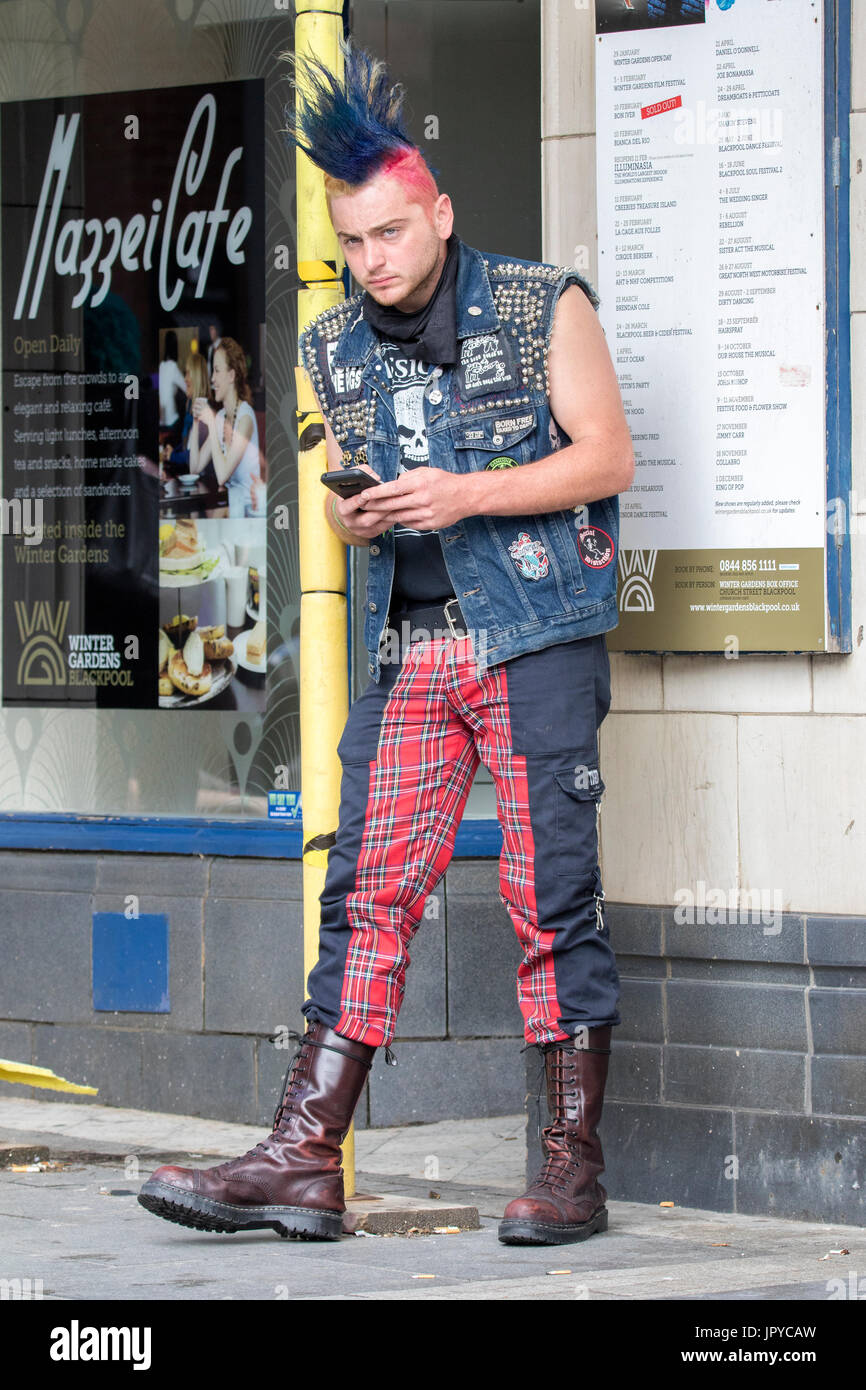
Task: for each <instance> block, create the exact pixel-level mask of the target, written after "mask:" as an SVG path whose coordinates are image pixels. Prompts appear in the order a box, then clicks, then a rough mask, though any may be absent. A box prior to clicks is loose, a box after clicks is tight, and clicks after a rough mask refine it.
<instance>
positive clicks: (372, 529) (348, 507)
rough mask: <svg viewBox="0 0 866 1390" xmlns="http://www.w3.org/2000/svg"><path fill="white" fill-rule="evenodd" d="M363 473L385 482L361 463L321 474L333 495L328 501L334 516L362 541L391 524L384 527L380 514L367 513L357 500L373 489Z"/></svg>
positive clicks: (367, 465) (378, 534)
mask: <svg viewBox="0 0 866 1390" xmlns="http://www.w3.org/2000/svg"><path fill="white" fill-rule="evenodd" d="M362 472H363V473H366V474H368V475H369V476H370V477H371V478H373V479H375V481H376V482H377V483H381V481H382V479H381V478H380V477H379V475H378V473H375V472H374V471H373V469H372V468H371V467H370V466H369V464H366V463H362V464H358V465H357V466H356V467H354V468H345V469H331V470H330V472H328V473H323V474H322V482H323V483H324V484H325V486H326V487H329V488H330V489H331V491H332V492H333V494H334V496H333V498H332V499H329V501H328V510H329V511H330V512H331V514H332V515H333V516H335V517H336V519H337V520H338V521H339V523H340V525H341V526H342V527H343V529H344V530H346V531H348V532H349V533H350V534H351V535H353V536H357V537H358V539H359V540H365V541H369V540H372V538H373V537H374V536H381V535H382V533H383V532H384V531H387V530H388V529H389V528H390V526H391V522H390V521H389V522H388V523H387V524H384V523H383V519H382V517H381V515H379V516H377V515H376V514H375V513H373V512H367V511H365V510H364V508H363V506H362V505H361V503H360V502H359V501H358V494H359V493H360V492H363V491H364V489H365V488H368V487H369V486H370V484H369V482H367V481H366V479H364V478H362V477H361V476H360V475H361V473H362Z"/></svg>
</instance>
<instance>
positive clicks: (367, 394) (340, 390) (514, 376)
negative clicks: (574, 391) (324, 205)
mask: <svg viewBox="0 0 866 1390" xmlns="http://www.w3.org/2000/svg"><path fill="white" fill-rule="evenodd" d="M571 284H576V285H580V286H581V288H582V289H583V290H584V292H585V293H586V294H587V295H588V297H589V299H590V301H591V303H592V305H593V308H595V309H598V305H599V302H600V301H599V298H598V295H597V294H596V293H595V291H594V289H593V288H592V286H591V285H590V283H589V281H588V280H586V279H585V278H584V276H583V275H581V274H580V273H579V272H578V271H576V270H571V269H567V268H561V267H557V266H552V265H542V264H538V263H535V262H531V261H519V260H509V259H508V258H507V257H505V256H497V255H492V254H484V255H482V253H481V252H480V251H475V250H473V249H472V248H471V247H468V246H465V245H464V244H463V243H461V244H460V262H459V267H458V272H457V337H458V341H459V344H460V361H459V363H457V364H455V365H453V366H449V367H445V368H440V367H435V368H431V370H430V372H429V375H428V378H427V381H426V383H425V390H424V417H425V421H426V425H427V437H428V443H429V452H430V467H432V468H443V469H447V470H448V471H449V472H452V473H473V472H476V471H478V470H480V469H484V468H498V467H512V466H520V465H521V464H527V463H531V462H533V461H534V460H535V459H541V458H545V457H546V456H548V455H549V454H551V453H552V452H555V451H556V450H557V449H561V448H563V447H564V446H566V445H567V444H569V443H570V442H571V441H570V439H569V437H568V435H566V434H565V432H564V431H563V430H562V428H561V427H560V426H558V425H557V424H556V422H555V421H554V419H553V417H552V416H551V413H550V404H549V399H548V397H549V390H550V388H549V381H548V364H547V358H548V348H549V345H550V335H551V331H552V327H553V316H554V311H555V309H556V302H557V300H558V298H559V295H560V294H561V293H562V291H563V290H564V289H565V288H566V286H568V285H571ZM362 300H363V295H360V294H359V295H355V296H354V297H353V298H351V299H348V300H345V301H343V302H342V303H340V304H337V305H335V306H334V307H333V308H330V309H326V310H325V311H324V313H322V314H319V316H318V317H317V318H316V319H314V320H313V322H312V323H311V324H310V325H309V327H308V328H307V329H306V330H305V332H304V333H303V334H302V336H301V362H302V364H303V365H304V366H305V367H306V369H307V371H308V372H309V374H310V378H311V380H312V383H313V387H314V389H315V391H316V395H317V396H318V399H319V402H320V404H321V406H322V410H323V412H324V414H325V416H326V417H327V419H328V422H329V424H330V426H331V429H332V430H333V432H334V435H335V437H336V439H337V442H338V443H339V444H340V446H341V448H342V450H343V464H344V466H345V467H351V466H352V465H354V464H357V463H368V464H369V465H370V467H371V468H373V469H375V471H376V473H377V474H378V475H379V476H380V477H381V478H382V480H383V481H384V482H390V481H392V480H393V479H394V478H396V477H397V474H398V461H399V457H400V451H399V438H398V433H397V430H398V422H397V419H396V416H395V412H394V405H393V398H392V396H391V392H390V390H389V388H388V380H387V372H386V371H385V370H384V366H383V361H382V358H381V356H380V352H379V344H380V341H381V340H380V339H379V337H378V335H377V334H376V332H375V331H374V330H373V328H372V327H371V326H370V324H369V323H368V322H367V321H366V319H365V318H364V317H363V314H362V312H361V310H362ZM439 536H440V540H441V544H442V550H443V554H444V557H445V563H446V566H447V568H448V573H449V575H450V577H451V582H452V584H453V586H454V592H455V594H456V595H457V597H458V599H459V601H460V607H461V609H462V611H463V614H464V617H465V620H466V624H467V626H468V628H469V631H470V636H471V638H472V643H473V647H474V650H475V656H476V660H477V663H478V667H479V670H481V671H483V670H485V669H486V668H487V666H492V665H496V664H497V663H499V662H501V661H507V660H509V659H510V658H511V657H515V656H521V655H523V654H524V653H526V652H531V651H539V650H540V649H542V648H543V647H548V646H552V645H553V644H554V643H557V642H567V641H571V640H572V639H573V638H576V637H592V636H595V635H596V634H597V633H600V632H607V631H609V630H610V629H611V628H613V627H616V625H617V621H618V618H617V606H616V569H617V547H618V544H619V499H618V497H617V496H615V495H614V496H612V497H605V498H602V499H601V500H599V501H594V502H589V503H587V504H585V505H583V506H578V507H576V508H574V509H565V510H562V511H555V512H543V513H537V514H534V515H533V514H528V515H526V516H490V515H484V516H469V517H464V518H463V519H462V520H460V521H457V522H455V523H454V524H453V525H451V526H443V527H442V528H441V529H440V532H439ZM369 555H370V563H369V569H368V573H367V593H366V600H367V601H366V616H365V622H364V644H365V646H366V648H367V651H368V654H369V673H370V676H371V677H372V678H373V680H374V681H377V682H378V681H379V679H380V648H381V644H382V639H383V637H385V635H386V627H387V621H388V613H389V604H390V600H391V589H392V584H393V578H394V537H393V533H392V531H390V530H389V531H386V532H384V533H383V534H382V535H381V536H376V537H375V539H374V540H373V541H372V542H371V544H370V547H369Z"/></svg>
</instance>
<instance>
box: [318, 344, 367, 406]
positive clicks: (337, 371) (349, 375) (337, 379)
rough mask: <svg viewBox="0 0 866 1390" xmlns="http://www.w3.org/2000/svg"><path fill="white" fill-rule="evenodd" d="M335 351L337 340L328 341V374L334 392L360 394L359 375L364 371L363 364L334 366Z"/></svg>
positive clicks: (347, 394)
mask: <svg viewBox="0 0 866 1390" xmlns="http://www.w3.org/2000/svg"><path fill="white" fill-rule="evenodd" d="M336 351H337V342H336V341H334V342H332V343H328V345H327V348H326V352H327V355H328V375H329V376H330V378H331V384H332V385H333V387H334V393H335V394H336V395H337V396H338V397H340V396H351V395H355V396H357V395H360V392H361V377H362V376H363V373H364V368H363V366H352V367H335V366H334V356H335V354H336Z"/></svg>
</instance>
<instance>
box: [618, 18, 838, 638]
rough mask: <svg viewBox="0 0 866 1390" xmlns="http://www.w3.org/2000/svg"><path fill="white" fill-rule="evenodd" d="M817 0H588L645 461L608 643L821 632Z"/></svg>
mask: <svg viewBox="0 0 866 1390" xmlns="http://www.w3.org/2000/svg"><path fill="white" fill-rule="evenodd" d="M820 11H821V6H820V4H818V5H816V4H815V3H811V0H791V2H790V3H787V4H785V5H778V4H773V3H767V0H753V3H749V4H734V3H729V4H726V5H725V4H721V3H716V4H713V5H709V6H706V7H705V6H704V4H703V3H699V4H689V3H687V2H686V0H681V3H661V2H660V3H657V4H656V3H654V0H635V4H634V6H633V7H632V8H631V9H628V8H626V7H623V6H622V5H613V4H608V3H607V2H606V0H598V3H597V5H596V30H597V38H596V93H597V96H596V100H597V123H596V130H597V132H598V133H597V171H598V213H599V248H600V250H599V275H598V284H599V293H600V296H601V308H600V316H601V319H602V322H603V325H604V328H605V332H606V335H607V339H608V342H609V344H610V348H611V353H612V356H613V357H614V362H615V367H616V371H617V377H618V380H619V383H620V389H621V392H622V397H623V402H624V406H625V410H626V414H627V417H628V421H629V426H630V429H631V433H632V440H633V443H634V451H635V461H636V472H635V479H634V484H633V486H632V487H631V489H630V490H629V491H628V492H627V493H625V494H623V496H622V497H621V498H620V507H621V522H622V525H621V537H620V543H621V549H620V554H619V574H618V581H619V626H618V627H617V628H616V630H615V631H613V632H611V633H610V634H609V645H610V647H611V648H612V649H613V650H620V651H629V650H633V651H635V650H641V651H650V650H662V651H722V650H729V649H730V648H731V647H732V646H734V647H736V648H738V649H742V650H757V651H804V650H806V651H822V650H826V643H827V616H826V592H825V591H826V579H825V575H826V542H827V524H826V516H827V512H826V504H825V453H826V443H825V399H824V396H825V384H824V383H825V362H824V327H825V290H824V281H825V269H824V215H823V208H824V145H823V128H822V120H821V112H822V109H823V76H822V45H823V26H822V24H821V22H820V17H821V16H820ZM816 16H817V18H818V22H817V23H816ZM804 113H809V115H808V118H806V116H805V114H804Z"/></svg>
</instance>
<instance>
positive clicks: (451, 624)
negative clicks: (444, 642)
mask: <svg viewBox="0 0 866 1390" xmlns="http://www.w3.org/2000/svg"><path fill="white" fill-rule="evenodd" d="M458 602H459V600H458V599H457V598H450V599H449V600H448V602H447V603H446V604H444V605H443V612H444V613H445V621H446V623H447V624H448V631H449V632H450V633H451V636H452V637H462V636H463V633H462V632H458V631H457V630H456V628H455V626H454V619H453V618H452V617H451V614H450V613H449V612H448V609H449V607H450V606H451V604H452V603H458Z"/></svg>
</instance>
